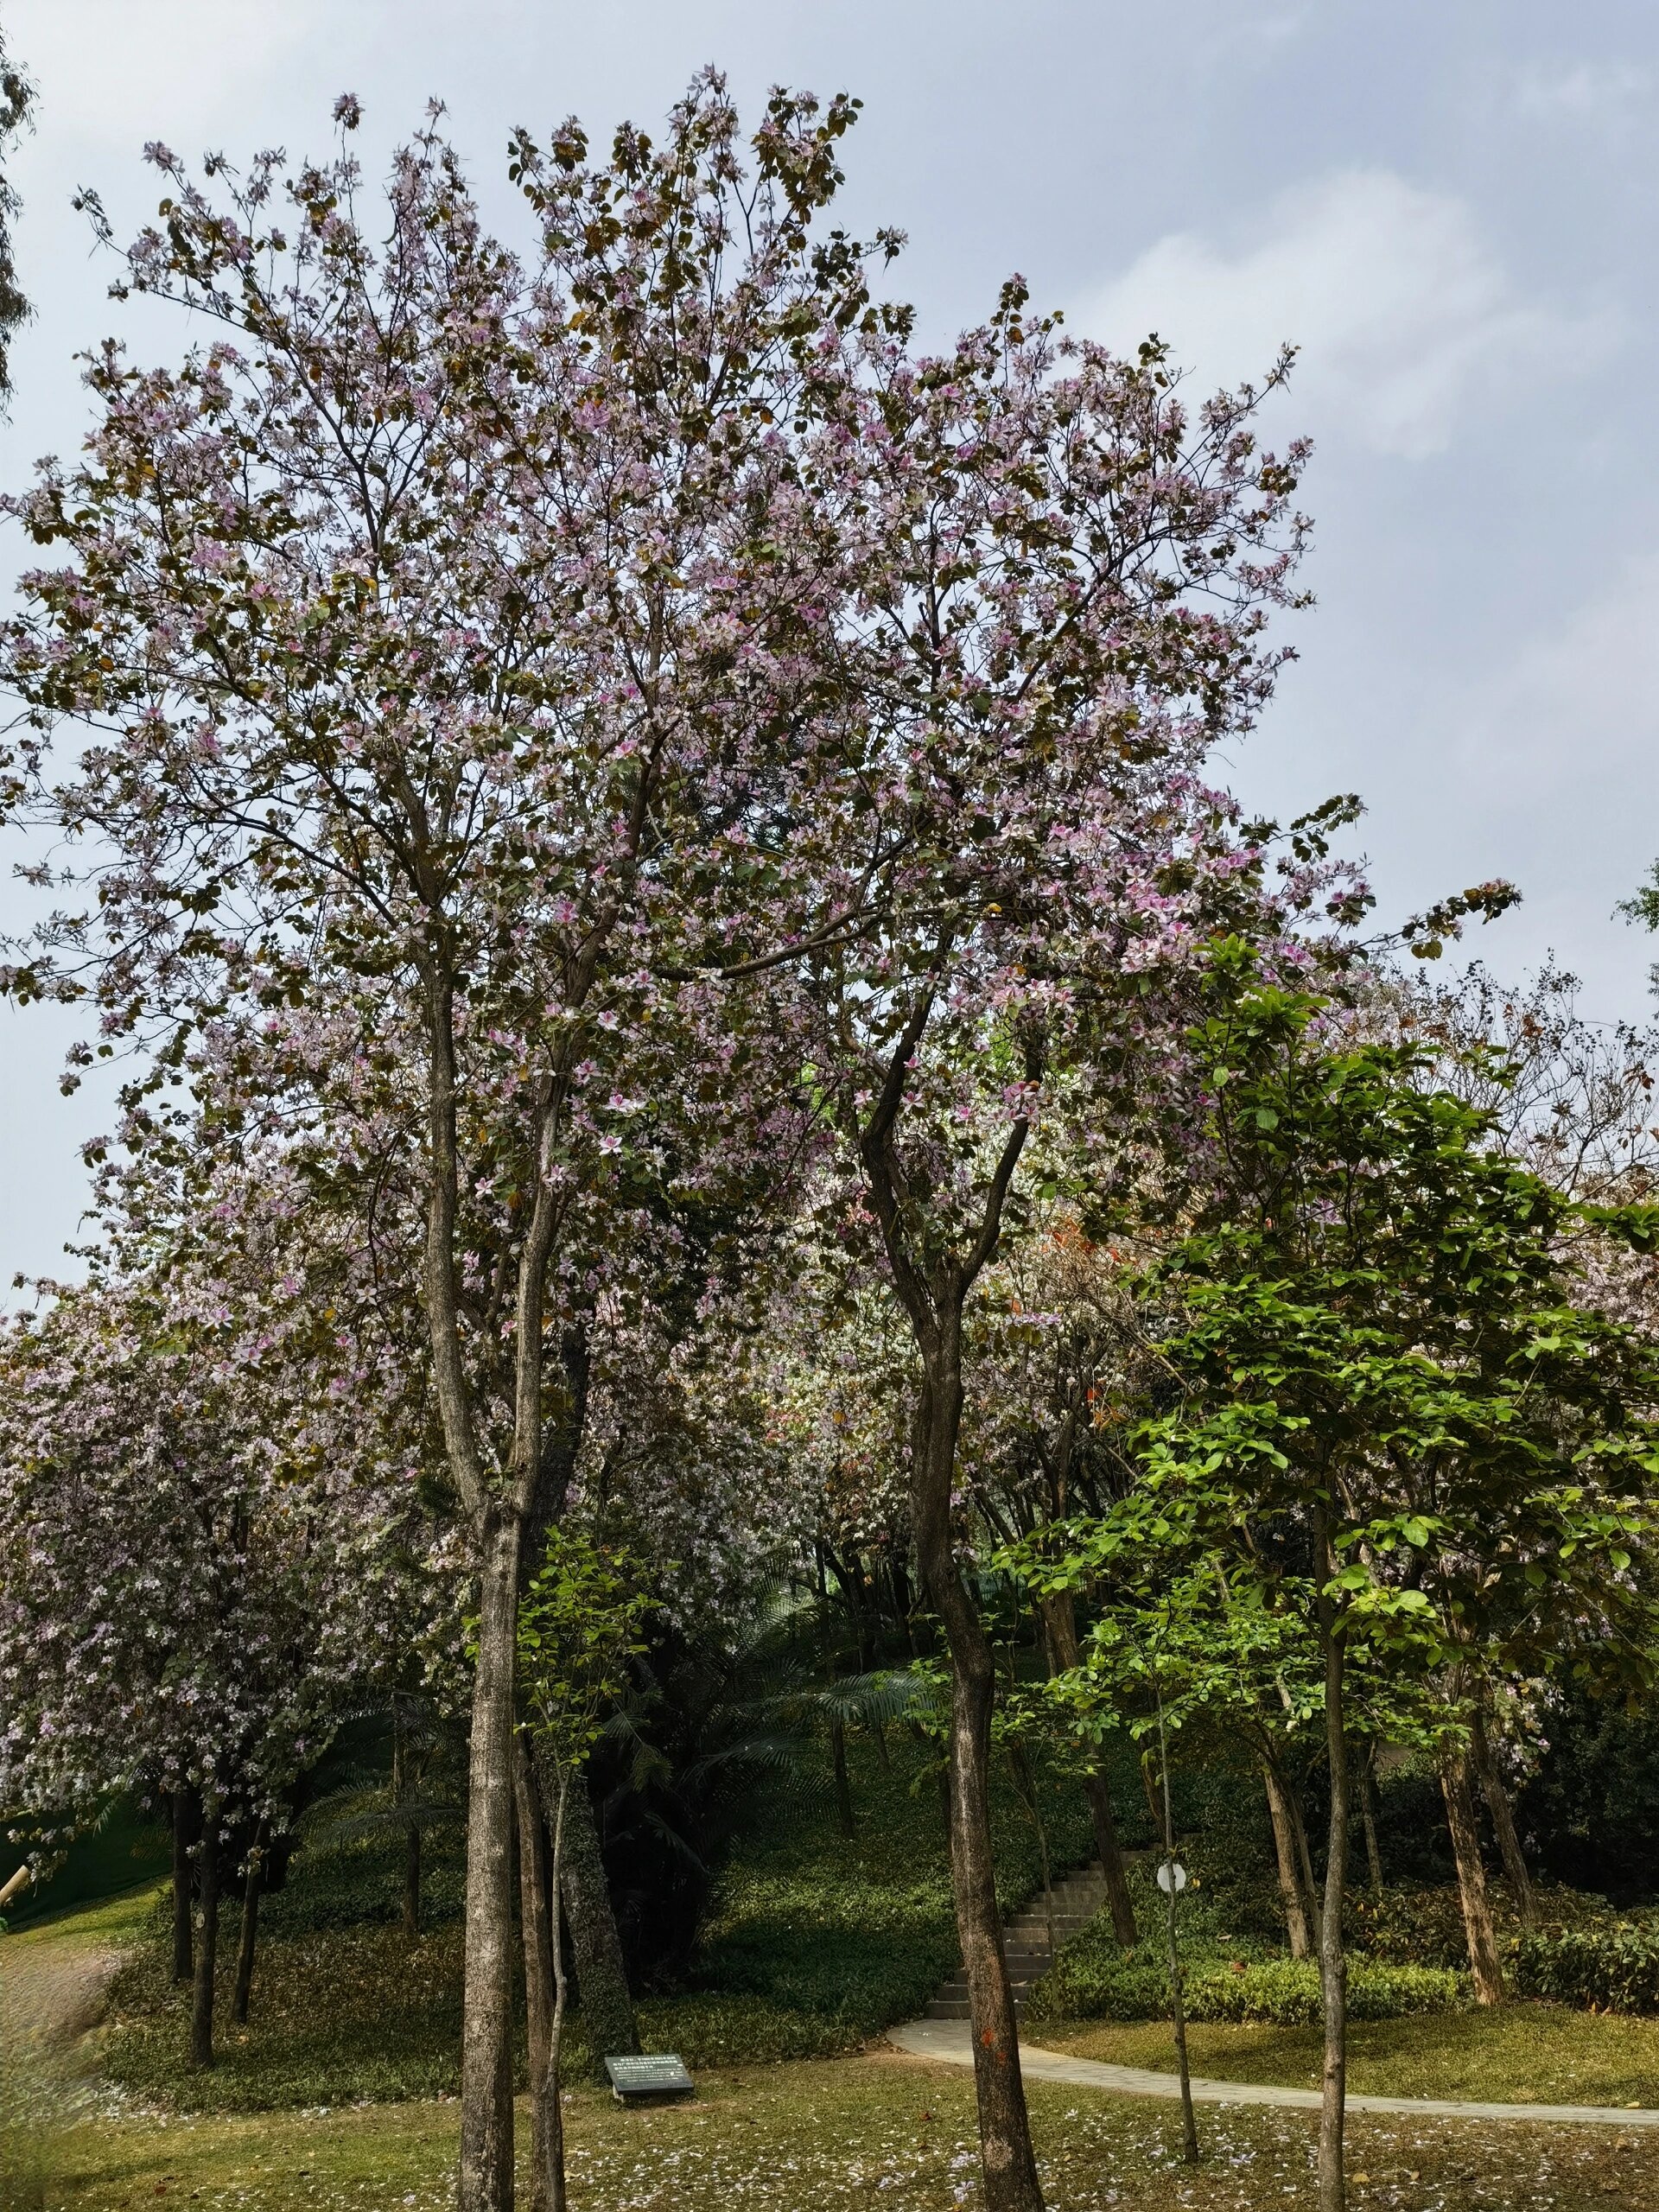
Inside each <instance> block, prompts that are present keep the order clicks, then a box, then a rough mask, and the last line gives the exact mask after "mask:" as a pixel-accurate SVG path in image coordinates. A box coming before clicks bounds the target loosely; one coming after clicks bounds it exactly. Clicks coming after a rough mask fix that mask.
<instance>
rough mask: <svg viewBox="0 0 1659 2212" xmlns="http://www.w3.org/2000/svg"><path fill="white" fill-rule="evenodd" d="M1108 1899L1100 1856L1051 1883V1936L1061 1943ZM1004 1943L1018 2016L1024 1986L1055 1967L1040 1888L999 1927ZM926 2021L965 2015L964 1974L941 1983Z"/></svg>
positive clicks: (960, 1972) (960, 1971)
mask: <svg viewBox="0 0 1659 2212" xmlns="http://www.w3.org/2000/svg"><path fill="white" fill-rule="evenodd" d="M1105 1902H1106V1876H1105V1872H1104V1870H1103V1867H1102V1866H1101V1864H1100V1862H1099V1860H1098V1859H1096V1861H1095V1862H1094V1864H1093V1865H1092V1866H1084V1867H1081V1868H1079V1870H1078V1871H1077V1872H1076V1873H1075V1874H1068V1875H1066V1876H1065V1878H1064V1879H1063V1880H1061V1881H1058V1882H1056V1883H1055V1885H1054V1934H1055V1937H1056V1939H1057V1941H1058V1942H1062V1943H1064V1942H1065V1940H1066V1938H1067V1937H1068V1936H1075V1935H1076V1934H1077V1930H1078V1929H1080V1928H1083V1927H1084V1926H1086V1925H1087V1923H1089V1922H1090V1921H1091V1920H1092V1919H1093V1918H1094V1916H1095V1915H1096V1912H1098V1911H1099V1910H1100V1908H1101V1906H1102V1905H1103V1904H1105ZM1002 1941H1003V1945H1004V1948H1005V1949H1006V1951H1007V1961H1008V1980H1010V1981H1011V1982H1012V1983H1013V1984H1014V2012H1016V2014H1017V2013H1018V2012H1020V2010H1021V2008H1022V2007H1023V2005H1024V2004H1025V2000H1026V1991H1027V1987H1028V1986H1029V1985H1030V1984H1031V1983H1032V1982H1033V1981H1036V1980H1039V1979H1040V1978H1041V1976H1042V1975H1044V1974H1046V1973H1047V1972H1048V1970H1049V1968H1050V1967H1051V1966H1052V1965H1053V1963H1054V1961H1053V1958H1052V1955H1051V1953H1050V1951H1049V1948H1048V1913H1047V1910H1046V1906H1045V1904H1044V1899H1043V1893H1042V1891H1040V1890H1039V1891H1038V1892H1037V1894H1036V1896H1035V1897H1033V1899H1032V1901H1031V1903H1030V1904H1027V1906H1026V1908H1025V1910H1023V1911H1022V1912H1019V1913H1016V1914H1015V1916H1014V1918H1013V1919H1012V1920H1011V1921H1009V1923H1008V1924H1007V1927H1006V1928H1005V1929H1003V1931H1002ZM927 2018H929V2019H930V2020H965V2019H966V2018H968V1974H967V1969H966V1968H965V1967H957V1971H956V1972H955V1974H952V1975H951V1977H950V1980H949V1981H946V1982H943V1983H941V1985H940V1986H939V1990H938V1994H937V1995H936V1996H935V1997H934V1998H933V1999H932V2001H931V2003H930V2004H929V2005H928V2008H927Z"/></svg>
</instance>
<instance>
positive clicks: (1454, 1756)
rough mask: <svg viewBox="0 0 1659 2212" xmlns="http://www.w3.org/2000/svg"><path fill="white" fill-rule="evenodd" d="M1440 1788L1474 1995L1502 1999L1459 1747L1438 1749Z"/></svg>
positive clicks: (1491, 2001)
mask: <svg viewBox="0 0 1659 2212" xmlns="http://www.w3.org/2000/svg"><path fill="white" fill-rule="evenodd" d="M1440 1792H1441V1795H1442V1796H1444V1797H1445V1799H1446V1826H1447V1827H1448V1828H1450V1830H1451V1831H1452V1857H1453V1858H1454V1859H1456V1860H1457V1866H1458V1892H1459V1896H1460V1897H1462V1899H1463V1925H1464V1932H1465V1935H1466V1936H1467V1937H1468V1939H1469V1968H1470V1971H1471V1974H1473V1975H1474V1978H1475V1999H1476V2002H1477V2003H1478V2004H1481V2005H1500V2004H1502V2003H1503V1968H1502V1967H1500V1966H1499V1964H1498V1959H1497V1937H1496V1936H1495V1935H1494V1934H1493V1931H1492V1908H1491V1899H1490V1898H1489V1897H1488V1896H1487V1894H1486V1869H1485V1868H1484V1866H1482V1864H1481V1859H1480V1827H1479V1824H1478V1821H1477V1819H1476V1816H1475V1793H1474V1791H1473V1789H1471V1786H1470V1782H1469V1762H1468V1760H1467V1759H1466V1758H1465V1757H1464V1756H1463V1754H1462V1752H1461V1751H1454V1750H1452V1749H1451V1748H1450V1747H1449V1746H1448V1747H1447V1748H1446V1750H1445V1751H1442V1752H1441V1753H1440Z"/></svg>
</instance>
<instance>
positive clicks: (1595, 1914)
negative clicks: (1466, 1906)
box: [1343, 1877, 1608, 1972]
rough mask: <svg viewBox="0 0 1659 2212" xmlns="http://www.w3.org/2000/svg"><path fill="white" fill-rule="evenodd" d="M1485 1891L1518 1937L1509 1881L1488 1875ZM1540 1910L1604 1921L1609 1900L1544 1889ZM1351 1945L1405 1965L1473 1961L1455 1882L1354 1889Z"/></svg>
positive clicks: (1552, 1917)
mask: <svg viewBox="0 0 1659 2212" xmlns="http://www.w3.org/2000/svg"><path fill="white" fill-rule="evenodd" d="M1486 1894H1487V1897H1488V1899H1489V1900H1490V1902H1491V1910H1492V1923H1493V1926H1494V1927H1495V1928H1496V1929H1497V1933H1498V1935H1499V1936H1500V1937H1501V1938H1502V1937H1508V1936H1518V1935H1519V1934H1520V1933H1521V1932H1522V1931H1521V1916H1520V1914H1519V1912H1518V1911H1517V1910H1516V1906H1515V1901H1514V1898H1513V1897H1512V1896H1511V1894H1510V1886H1509V1884H1508V1883H1507V1882H1504V1881H1502V1880H1497V1879H1493V1878H1490V1877H1489V1878H1488V1880H1487V1885H1486ZM1538 1903H1539V1905H1540V1908H1541V1910H1542V1911H1543V1912H1544V1913H1545V1914H1546V1916H1548V1919H1549V1921H1550V1922H1551V1923H1560V1925H1561V1926H1562V1927H1566V1928H1591V1927H1596V1926H1599V1925H1602V1924H1605V1922H1606V1920H1607V1917H1608V1911H1607V1901H1606V1899H1605V1897H1592V1896H1591V1895H1590V1894H1589V1892H1588V1891H1582V1890H1558V1889H1554V1888H1546V1889H1541V1890H1540V1891H1539V1892H1538ZM1343 1917H1344V1925H1345V1926H1346V1929H1347V1931H1348V1941H1349V1944H1350V1947H1351V1948H1352V1949H1353V1950H1356V1951H1363V1953H1364V1954H1365V1955H1366V1956H1367V1957H1368V1958H1371V1959H1378V1960H1385V1961H1389V1962H1391V1963H1394V1964H1397V1965H1401V1966H1438V1967H1452V1968H1453V1969H1455V1970H1457V1971H1459V1972H1461V1971H1462V1970H1463V1969H1464V1968H1465V1967H1467V1965H1468V1963H1469V1941H1468V1937H1467V1936H1466V1934H1465V1930H1464V1925H1463V1900H1462V1897H1461V1896H1460V1895H1459V1890H1458V1885H1457V1884H1456V1883H1455V1882H1445V1883H1441V1884H1440V1885H1437V1886H1434V1887H1419V1888H1413V1889H1389V1890H1384V1891H1383V1893H1382V1895H1381V1896H1378V1895H1377V1893H1376V1891H1374V1890H1358V1891H1350V1892H1349V1895H1348V1897H1347V1899H1346V1902H1345V1904H1344V1908H1343Z"/></svg>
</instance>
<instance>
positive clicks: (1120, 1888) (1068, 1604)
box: [1040, 1590, 1140, 1951]
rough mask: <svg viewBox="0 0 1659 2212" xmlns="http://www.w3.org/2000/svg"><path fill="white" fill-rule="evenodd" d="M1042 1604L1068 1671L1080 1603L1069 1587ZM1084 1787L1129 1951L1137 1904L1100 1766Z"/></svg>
mask: <svg viewBox="0 0 1659 2212" xmlns="http://www.w3.org/2000/svg"><path fill="white" fill-rule="evenodd" d="M1040 1605H1041V1611H1042V1621H1043V1626H1044V1628H1045V1629H1046V1631H1047V1634H1048V1641H1049V1647H1050V1649H1051V1650H1052V1653H1053V1655H1054V1659H1055V1661H1056V1662H1057V1664H1058V1667H1059V1669H1061V1671H1062V1672H1065V1670H1067V1669H1071V1668H1072V1667H1075V1666H1076V1665H1077V1662H1078V1660H1079V1659H1080V1658H1081V1657H1082V1656H1083V1650H1082V1644H1081V1643H1080V1641H1079V1638H1078V1636H1077V1606H1076V1605H1075V1603H1074V1602H1073V1599H1072V1597H1071V1592H1070V1591H1069V1590H1067V1591H1063V1592H1061V1593H1060V1594H1059V1595H1058V1597H1054V1598H1045V1599H1041V1600H1040ZM1083 1787H1084V1794H1085V1796H1087V1797H1088V1800H1089V1817H1090V1821H1092V1823H1093V1825H1094V1831H1095V1849H1096V1852H1097V1853H1099V1854H1100V1865H1101V1871H1102V1872H1103V1874H1104V1875H1105V1877H1106V1897H1107V1902H1108V1903H1109V1905H1110V1906H1111V1910H1112V1933H1113V1935H1114V1936H1116V1938H1117V1940H1118V1942H1120V1943H1121V1944H1122V1946H1123V1948H1124V1949H1125V1950H1126V1951H1132V1950H1133V1949H1134V1948H1135V1942H1136V1940H1137V1938H1138V1936H1139V1933H1140V1931H1139V1930H1138V1929H1137V1928H1136V1927H1135V1904H1134V1901H1133V1900H1132V1898H1131V1897H1130V1896H1129V1877H1128V1868H1127V1867H1126V1866H1124V1864H1123V1847H1122V1844H1121V1843H1120V1842H1119V1840H1118V1834H1117V1820H1116V1815H1114V1813H1113V1811H1112V1793H1111V1790H1110V1789H1109V1786H1108V1784H1107V1781H1106V1777H1105V1775H1104V1774H1103V1772H1102V1770H1101V1769H1100V1768H1099V1767H1098V1766H1091V1767H1090V1768H1089V1770H1087V1772H1086V1773H1085V1774H1084V1780H1083Z"/></svg>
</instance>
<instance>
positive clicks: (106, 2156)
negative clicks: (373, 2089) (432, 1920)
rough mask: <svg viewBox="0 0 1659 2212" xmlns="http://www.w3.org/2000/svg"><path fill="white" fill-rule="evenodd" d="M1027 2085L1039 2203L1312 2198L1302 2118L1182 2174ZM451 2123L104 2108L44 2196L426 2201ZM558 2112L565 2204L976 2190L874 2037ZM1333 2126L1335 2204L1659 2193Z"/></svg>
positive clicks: (331, 2204) (1211, 2205) (915, 2089)
mask: <svg viewBox="0 0 1659 2212" xmlns="http://www.w3.org/2000/svg"><path fill="white" fill-rule="evenodd" d="M1031 2102H1032V2109H1033V2123H1034V2127H1035V2133H1036V2138H1037V2145H1038V2152H1039V2158H1040V2159H1041V2162H1042V2165H1043V2169H1044V2174H1045V2180H1046V2187H1047V2190H1048V2196H1049V2202H1050V2204H1051V2206H1052V2208H1054V2212H1176V2208H1186V2207H1192V2208H1194V2212H1257V2208H1259V2207H1261V2206H1263V2205H1274V2206H1280V2207H1283V2208H1284V2212H1304V2208H1306V2207H1308V2206H1311V2204H1312V2202H1313V2190H1312V2176H1311V2171H1310V2153H1311V2149H1312V2144H1313V2130H1312V2126H1311V2124H1310V2122H1309V2120H1308V2119H1307V2117H1306V2115H1305V2114H1302V2113H1273V2112H1261V2111H1244V2110H1215V2111H1211V2110H1206V2111H1205V2112H1204V2113H1201V2115H1200V2120H1201V2132H1202V2140H1203V2145H1204V2150H1205V2159H1204V2163H1203V2164H1202V2166H1201V2167H1200V2168H1199V2169H1198V2170H1197V2171H1192V2170H1190V2169H1187V2168H1185V2167H1183V2166H1182V2165H1181V2164H1179V2125H1178V2120H1177V2115H1176V2112H1175V2108H1174V2107H1173V2106H1168V2105H1163V2104H1154V2103H1150V2102H1141V2101H1135V2100H1133V2099H1117V2098H1111V2097H1107V2096H1103V2095H1101V2094H1096V2093H1094V2092H1090V2091H1086V2090H1078V2089H1071V2088H1065V2089H1062V2088H1055V2087H1052V2086H1051V2085H1048V2084H1044V2083H1034V2084H1033V2085H1032V2094H1031ZM456 2126H457V2107H456V2106H455V2105H454V2103H453V2102H450V2101H442V2102H435V2101H409V2102H405V2103H403V2104H400V2105H395V2106H385V2105H380V2106H373V2105H371V2106H364V2107H350V2108H347V2109H345V2110H340V2109H339V2108H333V2109H330V2110H328V2111H327V2112H321V2111H315V2110H313V2111H292V2110H290V2111H284V2112H277V2113H258V2114H243V2115H213V2116H207V2115H196V2116H190V2117H182V2118H181V2117H179V2116H176V2115H175V2116H173V2117H171V2118H164V2117H162V2116H159V2115H154V2114H150V2115H145V2114H138V2113H130V2112H129V2113H111V2112H104V2113H99V2115H97V2116H96V2117H91V2118H87V2119H85V2120H81V2121H80V2122H79V2123H78V2124H77V2125H75V2126H73V2127H71V2128H70V2129H69V2130H67V2132H66V2133H65V2135H64V2136H63V2138H62V2139H61V2141H60V2145H59V2151H58V2158H57V2165H56V2177H55V2179H54V2184H53V2187H54V2195H53V2196H51V2197H50V2198H48V2206H49V2212H131V2209H132V2208H136V2207H137V2206H140V2205H144V2206H154V2205H156V2204H158V2203H166V2202H173V2203H194V2204H196V2205H199V2206H200V2207H202V2208H203V2212H208V2208H219V2207H223V2208H232V2207H234V2208H236V2212H289V2208H290V2207H292V2208H315V2212H333V2209H334V2208H342V2212H343V2209H344V2208H351V2212H381V2208H388V2212H391V2208H396V2207H398V2206H404V2207H408V2208H410V2212H447V2207H448V2203H449V2202H450V2190H451V2186H452V2184H451V2180H450V2176H451V2171H452V2164H453V2158H454V2142H455V2131H456ZM568 2126H569V2169H570V2183H571V2196H572V2202H573V2205H574V2206H575V2207H576V2208H579V2212H742V2208H745V2207H747V2206H754V2207H757V2208H759V2207H763V2206H764V2207H766V2209H767V2212H781V2208H784V2207H785V2206H786V2207H789V2208H791V2212H794V2208H801V2212H805V2208H808V2207H810V2208H814V2212H816V2208H818V2207H824V2208H830V2207H836V2206H841V2205H848V2206H852V2205H859V2206H868V2205H872V2204H874V2205H880V2206H884V2207H891V2208H893V2212H956V2208H957V2207H958V2206H963V2205H967V2206H971V2205H972V2204H974V2203H976V2202H977V2199H978V2193H979V2192H978V2184H977V2179H976V2169H977V2164H978V2158H977V2152H976V2142H975V2129H974V2117H973V2094H972V2085H971V2082H970V2080H969V2076H968V2075H966V2074H965V2073H963V2072H957V2073H951V2072H947V2071H945V2070H944V2069H934V2068H929V2067H925V2066H923V2065H920V2064H918V2063H911V2062H907V2061H903V2060H898V2059H893V2058H888V2057H885V2056H878V2055H875V2054H870V2055H867V2056H860V2057H852V2058H845V2059H838V2060H829V2061H818V2062H811V2061H806V2062H798V2063H791V2064H786V2065H781V2066H769V2067H741V2068H734V2069H724V2070H720V2071H717V2072H715V2073H711V2074H709V2075H705V2076H704V2077H703V2078H702V2080H701V2082H700V2083H699V2094H698V2096H697V2098H696V2101H695V2102H694V2103H692V2104H689V2105H686V2106H683V2107H663V2108H661V2109H659V2110H656V2111H651V2112H624V2111H620V2110H619V2109H618V2107H616V2106H614V2105H613V2103H611V2102H610V2101H609V2100H608V2099H607V2097H606V2096H605V2095H604V2094H602V2093H601V2092H599V2091H596V2090H593V2089H589V2088H578V2089H576V2090H575V2091H574V2092H572V2094H571V2097H570V2101H569V2120H568ZM1350 2139H1351V2146H1352V2160H1351V2166H1352V2171H1353V2174H1354V2190H1353V2202H1354V2204H1355V2206H1356V2208H1361V2207H1369V2206H1376V2207H1378V2208H1383V2207H1386V2208H1388V2212H1488V2208H1490V2209H1491V2212H1500V2208H1501V2212H1591V2208H1592V2207H1593V2208H1597V2209H1598V2212H1606V2208H1612V2212H1646V2208H1648V2207H1649V2206H1651V2205H1652V2203H1653V2202H1655V2201H1656V2196H1659V2144H1656V2143H1655V2142H1653V2141H1652V2140H1651V2139H1647V2138H1643V2137H1640V2136H1637V2134H1635V2133H1631V2134H1629V2135H1624V2134H1621V2133H1618V2132H1616V2131H1613V2130H1610V2129H1606V2128H1602V2129H1588V2128H1581V2129H1574V2128H1562V2129H1548V2130H1546V2129H1542V2128H1534V2127H1525V2126H1509V2125H1504V2126H1495V2127H1486V2128H1479V2127H1476V2126H1471V2125H1469V2124H1466V2123H1462V2122H1452V2123H1446V2122H1432V2123H1427V2122H1414V2121H1395V2120H1386V2121H1383V2120H1376V2121H1370V2120H1360V2119H1357V2120H1355V2121H1354V2122H1353V2123H1352V2126H1351V2138H1350ZM1361 2177H1363V2179H1362V2178H1361Z"/></svg>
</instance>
